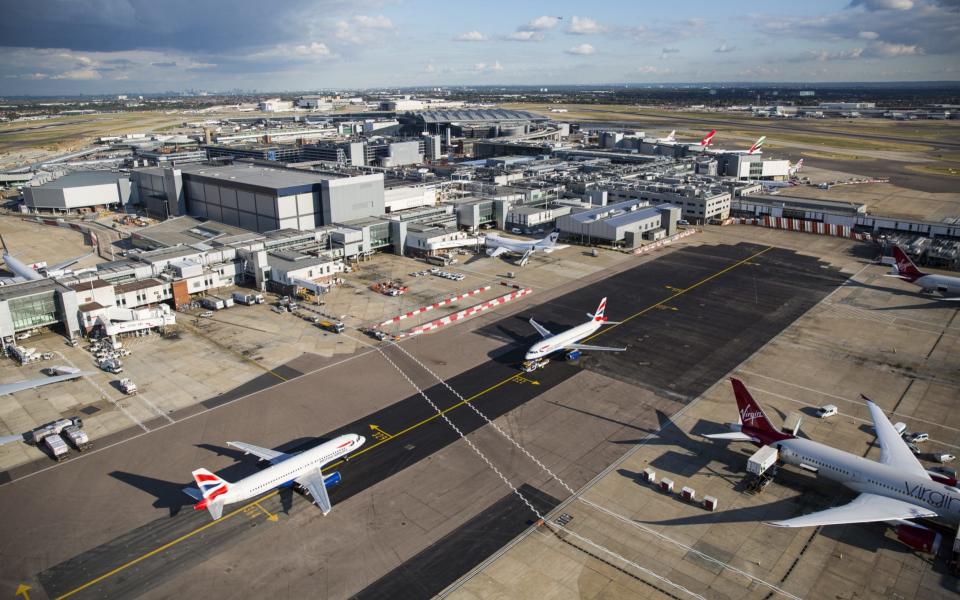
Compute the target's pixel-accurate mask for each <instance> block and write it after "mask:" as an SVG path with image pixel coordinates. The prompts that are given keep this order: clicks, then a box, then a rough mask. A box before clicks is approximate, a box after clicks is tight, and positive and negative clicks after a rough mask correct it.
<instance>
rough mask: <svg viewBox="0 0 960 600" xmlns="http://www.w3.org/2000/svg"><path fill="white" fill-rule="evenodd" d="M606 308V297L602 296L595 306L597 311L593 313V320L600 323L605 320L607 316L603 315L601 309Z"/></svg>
mask: <svg viewBox="0 0 960 600" xmlns="http://www.w3.org/2000/svg"><path fill="white" fill-rule="evenodd" d="M605 310H607V299H606V298H604V299H603V300H601V301H600V306H598V307H597V312H595V313H593V320H594V321H600V322H601V323H603V322H605V321H606V320H607V318H606V317H605V316H603V311H605Z"/></svg>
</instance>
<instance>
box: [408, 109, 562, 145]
mask: <svg viewBox="0 0 960 600" xmlns="http://www.w3.org/2000/svg"><path fill="white" fill-rule="evenodd" d="M399 119H400V122H401V123H402V124H403V125H404V130H405V131H407V133H408V134H409V135H419V134H421V133H423V132H424V131H426V132H428V133H434V134H441V135H448V136H452V137H465V138H493V137H501V136H516V135H523V134H525V133H528V132H529V131H530V128H531V127H532V126H534V125H538V124H540V123H546V122H547V121H549V119H548V118H547V117H544V116H541V115H536V114H533V113H531V112H527V111H524V110H507V109H461V110H425V111H421V112H417V113H410V114H407V115H403V116H401V117H399Z"/></svg>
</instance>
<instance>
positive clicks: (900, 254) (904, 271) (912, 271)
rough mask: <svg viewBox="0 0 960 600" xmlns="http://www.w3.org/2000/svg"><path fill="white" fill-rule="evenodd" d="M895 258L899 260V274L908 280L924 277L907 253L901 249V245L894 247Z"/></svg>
mask: <svg viewBox="0 0 960 600" xmlns="http://www.w3.org/2000/svg"><path fill="white" fill-rule="evenodd" d="M893 258H894V259H895V260H896V261H897V274H899V275H900V277H903V278H904V279H906V280H907V281H914V280H917V279H920V278H921V277H923V273H921V272H920V270H919V269H917V265H915V264H913V261H912V260H910V257H909V256H907V253H906V252H904V251H903V250H901V249H900V246H894V247H893Z"/></svg>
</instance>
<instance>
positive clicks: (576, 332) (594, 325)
mask: <svg viewBox="0 0 960 600" xmlns="http://www.w3.org/2000/svg"><path fill="white" fill-rule="evenodd" d="M606 308H607V299H606V298H604V299H603V300H601V301H600V305H599V306H598V307H597V312H596V313H593V314H590V313H587V316H588V317H590V320H589V321H587V322H586V323H581V324H580V325H577V326H576V327H571V328H570V329H567V330H566V331H562V332H560V333H557V334H554V333H551V332H550V330H549V329H547V328H546V327H544V326H543V325H541V324H540V323H537V322H536V321H534V320H533V319H530V324H531V325H533V328H534V329H536V330H537V333H539V334H540V335H541V337H542V338H543V339H542V340H540V341H539V342H537V343H536V344H534V345H532V346H530V349H529V350H527V354H526V356H524V360H525V362H524V370H526V371H532V370H534V369H536V368H538V367H539V366H541V365H540V364H538V361H540V359H543V358H545V357H547V356H549V355H551V354H553V353H555V352H565V353H566V356H567V358H570V359H573V358H576V357H578V356H579V355H580V351H581V350H598V351H604V352H623V351H624V350H626V348H610V347H608V346H590V345H588V344H581V343H579V342H580V340H582V339H584V338H587V337H590V336H591V335H593V334H594V333H595V332H596V331H597V330H598V329H600V328H601V327H603V326H604V325H617V323H615V322H613V321H608V320H607V318H606V317H605V316H604V315H603V313H604V311H605V310H606Z"/></svg>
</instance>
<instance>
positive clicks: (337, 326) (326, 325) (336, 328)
mask: <svg viewBox="0 0 960 600" xmlns="http://www.w3.org/2000/svg"><path fill="white" fill-rule="evenodd" d="M317 327H319V328H320V329H325V330H327V331H329V332H330V333H343V331H344V329H345V327H344V325H343V323H341V322H339V321H320V322H319V323H317Z"/></svg>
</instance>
